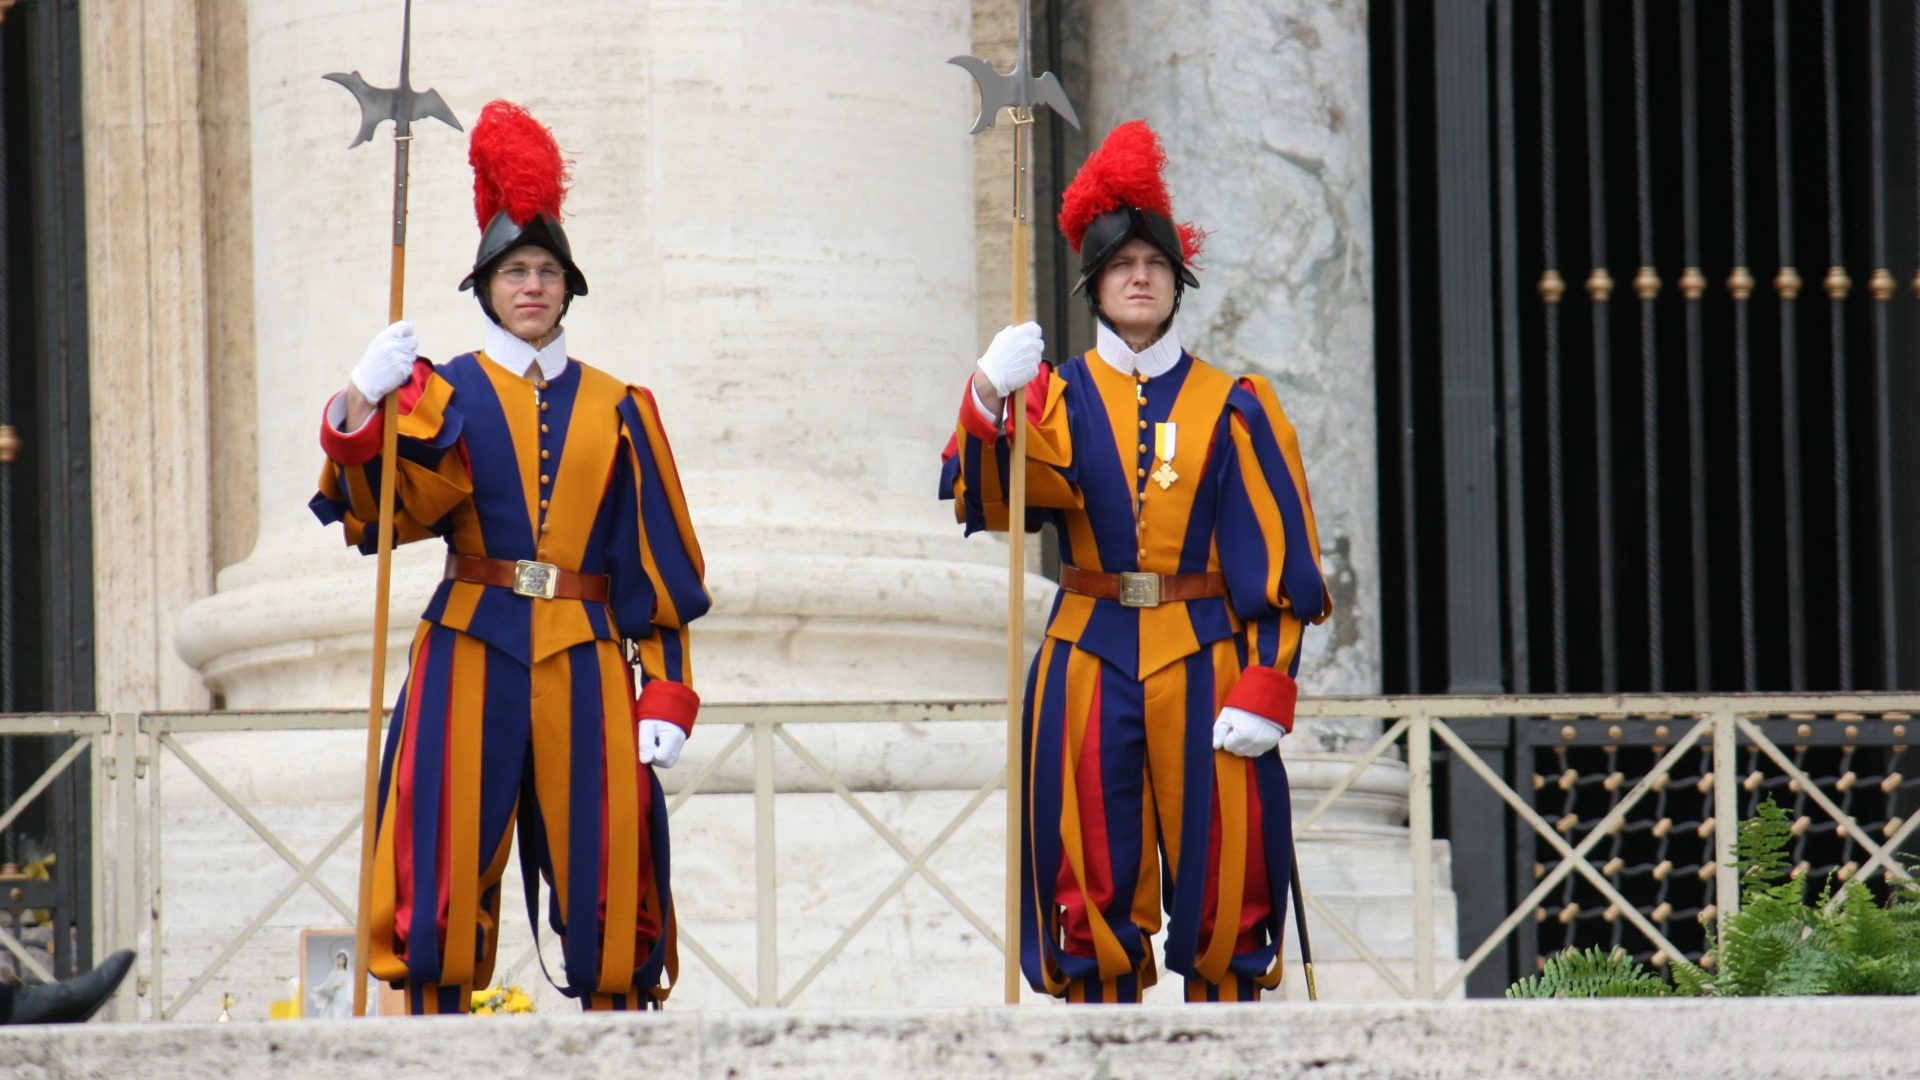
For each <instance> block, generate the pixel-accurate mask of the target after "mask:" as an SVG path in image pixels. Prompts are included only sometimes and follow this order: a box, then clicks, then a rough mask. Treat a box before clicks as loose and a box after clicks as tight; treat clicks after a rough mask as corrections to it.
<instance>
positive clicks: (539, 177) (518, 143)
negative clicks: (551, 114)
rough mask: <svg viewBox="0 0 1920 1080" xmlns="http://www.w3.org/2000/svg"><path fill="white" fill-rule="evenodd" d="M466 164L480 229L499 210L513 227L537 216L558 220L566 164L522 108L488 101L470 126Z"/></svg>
mask: <svg viewBox="0 0 1920 1080" xmlns="http://www.w3.org/2000/svg"><path fill="white" fill-rule="evenodd" d="M467 161H468V162H469V163H471V164H472V165H473V211H474V214H475V215H476V216H477V217H479V219H480V227H481V228H482V229H484V228H486V227H487V222H489V221H492V220H493V215H495V214H497V213H499V212H500V211H502V210H505V211H506V212H507V215H508V216H509V217H511V218H513V223H514V224H515V225H525V224H526V223H527V222H529V221H531V220H533V216H534V215H535V214H540V213H545V214H549V215H551V216H552V217H553V219H554V220H556V221H558V220H559V219H560V203H561V202H562V200H564V199H565V198H566V197H567V180H568V176H567V162H566V161H565V160H563V159H562V158H561V157H560V144H559V143H557V142H555V141H554V140H553V132H551V131H548V130H547V128H546V125H544V124H542V123H540V121H538V120H535V119H534V118H533V116H532V115H531V114H530V113H528V112H527V110H525V109H523V108H521V107H520V106H518V105H515V104H514V103H513V102H511V101H507V100H505V99H498V100H495V101H490V102H488V103H487V106H486V108H484V109H481V110H480V119H479V120H478V121H477V122H475V124H474V125H473V137H472V139H471V140H470V141H469V142H468V144H467Z"/></svg>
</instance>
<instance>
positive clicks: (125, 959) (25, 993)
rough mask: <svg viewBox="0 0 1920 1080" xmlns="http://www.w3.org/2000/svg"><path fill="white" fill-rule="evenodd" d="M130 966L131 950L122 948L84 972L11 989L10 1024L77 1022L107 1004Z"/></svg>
mask: <svg viewBox="0 0 1920 1080" xmlns="http://www.w3.org/2000/svg"><path fill="white" fill-rule="evenodd" d="M132 967H133V950H132V949H121V950H120V951H119V952H117V953H114V954H113V955H112V956H109V957H107V958H106V960H104V961H102V962H101V964H100V966H99V967H96V968H94V969H93V970H92V971H89V972H87V973H86V974H85V975H75V976H74V977H73V978H71V979H62V980H60V981H59V982H56V983H47V984H45V985H43V986H22V987H19V988H17V989H15V990H14V992H13V1016H12V1017H11V1018H9V1019H8V1020H7V1023H9V1024H78V1023H80V1022H82V1021H84V1020H86V1019H87V1018H88V1017H90V1016H92V1015H93V1014H94V1013H96V1012H99V1011H100V1006H102V1005H105V1004H106V1003H107V999H108V998H110V997H112V996H113V992H114V991H115V990H117V989H119V987H120V980H121V979H124V978H126V977H127V971H128V969H130V968H132Z"/></svg>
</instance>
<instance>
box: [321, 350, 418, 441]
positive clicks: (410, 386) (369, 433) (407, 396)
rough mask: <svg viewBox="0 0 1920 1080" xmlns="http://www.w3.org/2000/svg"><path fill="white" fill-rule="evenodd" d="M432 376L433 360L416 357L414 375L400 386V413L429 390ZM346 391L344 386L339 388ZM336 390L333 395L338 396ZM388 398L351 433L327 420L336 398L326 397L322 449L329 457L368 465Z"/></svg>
mask: <svg viewBox="0 0 1920 1080" xmlns="http://www.w3.org/2000/svg"><path fill="white" fill-rule="evenodd" d="M432 378H433V361H431V360H428V359H426V358H425V357H415V358H414V361H413V378H411V379H409V380H407V382H406V384H405V385H403V386H402V387H400V389H399V391H398V393H399V395H400V415H401V416H406V415H407V414H408V413H411V412H412V411H413V407H414V405H416V404H418V403H419V401H420V395H422V394H424V393H426V391H427V381H428V380H429V379H432ZM340 393H341V394H344V393H346V391H345V390H342V391H340ZM339 396H340V394H335V395H334V397H339ZM385 404H386V403H385V402H382V403H380V404H379V405H376V406H374V409H373V416H372V417H371V418H369V419H368V420H367V422H366V423H364V424H362V425H360V430H359V431H355V432H353V433H351V434H349V433H347V432H344V431H336V430H334V427H333V425H332V424H330V423H328V422H327V413H328V412H329V411H331V410H332V408H333V398H328V399H327V408H326V409H323V410H322V411H321V413H320V449H322V450H324V451H326V454H327V457H328V458H329V459H330V460H333V461H337V462H339V463H340V464H342V465H365V464H366V463H367V462H369V461H372V460H373V459H374V458H375V457H377V456H379V454H380V435H381V432H382V431H384V430H385V426H384V425H385V423H386V416H387V411H386V408H385Z"/></svg>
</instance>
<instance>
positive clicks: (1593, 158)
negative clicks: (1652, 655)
mask: <svg viewBox="0 0 1920 1080" xmlns="http://www.w3.org/2000/svg"><path fill="white" fill-rule="evenodd" d="M1586 16H1587V18H1586V41H1585V45H1586V50H1587V70H1586V76H1587V212H1588V228H1589V232H1590V234H1591V235H1590V240H1589V243H1590V245H1591V255H1592V260H1593V269H1592V270H1591V271H1589V272H1588V274H1587V296H1588V297H1589V298H1590V299H1591V300H1592V301H1593V304H1592V308H1593V410H1594V458H1595V466H1596V472H1597V473H1598V476H1597V477H1596V482H1597V487H1598V490H1597V491H1596V492H1595V503H1596V504H1597V505H1596V509H1597V510H1598V511H1599V529H1598V540H1599V547H1600V566H1599V573H1598V574H1597V575H1595V576H1596V577H1597V578H1598V580H1599V583H1600V689H1601V690H1603V691H1612V690H1618V689H1619V688H1620V657H1619V631H1618V621H1617V615H1616V611H1615V607H1616V605H1615V600H1614V576H1615V574H1614V565H1613V559H1614V549H1613V386H1612V374H1613V364H1612V360H1611V356H1612V352H1613V346H1612V339H1611V337H1610V336H1609V335H1608V333H1607V307H1608V301H1609V300H1610V299H1611V298H1612V296H1613V276H1612V275H1611V274H1609V273H1607V183H1606V169H1605V166H1604V164H1603V162H1605V160H1606V155H1605V146H1606V131H1605V126H1604V119H1605V118H1604V116H1603V114H1602V111H1601V107H1600V102H1601V98H1602V87H1601V77H1600V76H1601V70H1600V0H1586Z"/></svg>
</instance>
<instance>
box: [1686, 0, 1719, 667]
mask: <svg viewBox="0 0 1920 1080" xmlns="http://www.w3.org/2000/svg"><path fill="white" fill-rule="evenodd" d="M1695 4H1696V0H1681V4H1680V143H1681V146H1680V186H1681V192H1682V203H1681V207H1680V213H1681V220H1682V232H1683V233H1684V236H1685V243H1686V260H1687V267H1686V269H1685V270H1683V271H1681V273H1680V293H1681V295H1682V296H1684V297H1685V298H1686V317H1687V418H1688V423H1687V466H1688V467H1687V481H1688V483H1687V489H1688V494H1689V496H1690V499H1689V502H1690V503H1691V514H1690V515H1689V521H1690V523H1691V525H1692V535H1691V537H1690V539H1691V541H1692V542H1691V545H1690V547H1691V554H1692V556H1693V577H1692V584H1693V688H1694V689H1695V690H1698V691H1701V692H1707V691H1710V690H1712V689H1713V655H1712V654H1713V645H1712V641H1713V638H1712V635H1711V632H1710V631H1711V620H1712V604H1711V599H1710V593H1709V591H1708V587H1709V585H1710V582H1709V579H1708V576H1707V414H1706V389H1705V385H1704V378H1703V375H1702V372H1701V364H1702V361H1701V330H1700V298H1701V297H1702V296H1704V295H1705V294H1706V291H1707V276H1706V274H1704V273H1702V272H1701V270H1700V171H1699V170H1700V149H1699V146H1700V115H1699V114H1700V88H1699V85H1698V83H1699V75H1700V69H1699V65H1700V58H1699V56H1698V50H1699V29H1700V28H1699V26H1698V25H1697V21H1698V16H1699V11H1698V10H1697V8H1696V6H1695Z"/></svg>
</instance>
